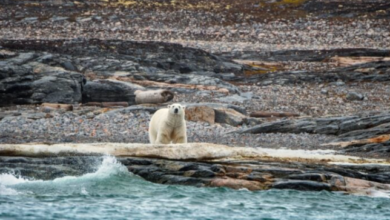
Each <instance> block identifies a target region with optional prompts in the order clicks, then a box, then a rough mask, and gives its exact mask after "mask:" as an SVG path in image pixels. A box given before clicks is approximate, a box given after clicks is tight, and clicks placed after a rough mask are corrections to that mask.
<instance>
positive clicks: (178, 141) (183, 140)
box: [173, 136, 187, 144]
mask: <svg viewBox="0 0 390 220" xmlns="http://www.w3.org/2000/svg"><path fill="white" fill-rule="evenodd" d="M173 143H174V144H185V143H187V137H186V136H180V137H177V138H176V139H175V140H173Z"/></svg>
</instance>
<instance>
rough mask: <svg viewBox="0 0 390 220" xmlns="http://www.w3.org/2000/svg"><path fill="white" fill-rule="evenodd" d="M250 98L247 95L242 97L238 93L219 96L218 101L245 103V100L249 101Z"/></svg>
mask: <svg viewBox="0 0 390 220" xmlns="http://www.w3.org/2000/svg"><path fill="white" fill-rule="evenodd" d="M248 100H250V98H249V99H248V98H245V97H242V96H240V95H237V94H234V95H232V96H225V97H221V98H218V101H220V102H225V103H235V102H237V103H243V102H245V101H248Z"/></svg>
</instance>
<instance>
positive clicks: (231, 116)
mask: <svg viewBox="0 0 390 220" xmlns="http://www.w3.org/2000/svg"><path fill="white" fill-rule="evenodd" d="M245 119H246V116H245V115H243V114H241V113H239V112H237V111H235V110H233V109H227V108H216V109H215V122H217V123H226V124H229V125H232V126H239V125H242V124H243V123H244V120H245Z"/></svg>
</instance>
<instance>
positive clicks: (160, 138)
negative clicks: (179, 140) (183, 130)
mask: <svg viewBox="0 0 390 220" xmlns="http://www.w3.org/2000/svg"><path fill="white" fill-rule="evenodd" d="M170 143H171V139H170V138H169V137H168V135H167V134H164V133H162V132H161V133H158V134H157V139H156V142H155V144H170Z"/></svg>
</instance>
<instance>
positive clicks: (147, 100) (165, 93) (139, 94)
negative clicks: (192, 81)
mask: <svg viewBox="0 0 390 220" xmlns="http://www.w3.org/2000/svg"><path fill="white" fill-rule="evenodd" d="M134 94H135V103H136V104H159V103H164V102H169V101H171V100H172V99H173V97H174V96H175V95H174V94H173V92H171V91H169V90H165V89H159V90H146V91H143V90H136V91H135V92H134Z"/></svg>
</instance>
